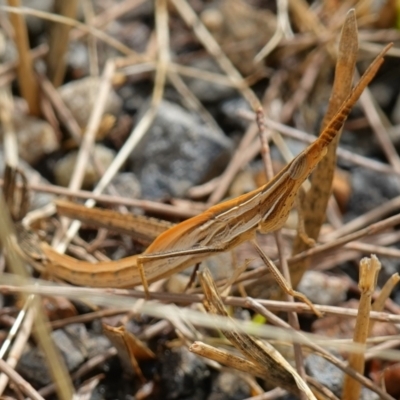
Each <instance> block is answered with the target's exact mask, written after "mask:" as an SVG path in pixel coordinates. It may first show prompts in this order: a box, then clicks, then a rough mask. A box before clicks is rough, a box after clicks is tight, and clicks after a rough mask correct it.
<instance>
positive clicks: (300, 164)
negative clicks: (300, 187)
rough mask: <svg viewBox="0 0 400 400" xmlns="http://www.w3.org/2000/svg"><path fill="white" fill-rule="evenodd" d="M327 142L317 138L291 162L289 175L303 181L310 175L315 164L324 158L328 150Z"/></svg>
mask: <svg viewBox="0 0 400 400" xmlns="http://www.w3.org/2000/svg"><path fill="white" fill-rule="evenodd" d="M327 146H328V144H327V143H321V141H320V140H319V139H317V140H316V141H315V142H314V143H312V144H311V145H310V146H309V147H307V148H306V149H305V150H304V151H303V152H302V153H300V154H299V155H298V156H297V157H296V158H294V159H293V161H292V162H291V163H290V164H289V167H288V174H289V177H290V178H291V179H293V180H296V181H301V183H302V182H303V181H304V180H305V179H306V178H307V177H308V175H309V174H310V173H311V172H312V170H313V169H314V168H315V166H316V165H317V164H318V163H319V162H320V161H321V160H322V159H323V158H324V156H325V154H326V152H327V149H328V148H327Z"/></svg>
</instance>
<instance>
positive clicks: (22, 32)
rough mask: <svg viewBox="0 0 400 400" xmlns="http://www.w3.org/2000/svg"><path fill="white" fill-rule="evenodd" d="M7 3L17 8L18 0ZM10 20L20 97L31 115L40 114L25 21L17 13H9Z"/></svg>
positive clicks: (37, 90) (37, 86)
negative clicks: (13, 36) (16, 59)
mask: <svg viewBox="0 0 400 400" xmlns="http://www.w3.org/2000/svg"><path fill="white" fill-rule="evenodd" d="M8 4H9V5H10V6H13V7H15V8H19V7H20V0H8ZM10 20H11V23H12V25H13V28H14V34H15V44H16V46H17V48H18V56H19V63H18V66H17V73H18V81H19V85H20V88H21V93H22V97H23V98H24V99H25V100H26V102H27V103H28V106H29V111H30V113H31V114H32V115H40V102H39V85H38V83H37V81H36V80H35V76H34V74H33V67H32V58H31V54H30V52H29V39H28V31H27V28H26V23H25V20H24V18H23V17H22V16H21V15H18V14H11V15H10Z"/></svg>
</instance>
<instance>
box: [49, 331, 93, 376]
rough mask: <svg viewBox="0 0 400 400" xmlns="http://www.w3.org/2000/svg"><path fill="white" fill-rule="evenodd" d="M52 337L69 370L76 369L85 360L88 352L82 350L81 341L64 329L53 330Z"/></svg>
mask: <svg viewBox="0 0 400 400" xmlns="http://www.w3.org/2000/svg"><path fill="white" fill-rule="evenodd" d="M51 337H52V339H53V340H54V343H55V344H56V346H57V348H58V350H59V351H60V352H61V354H62V356H63V358H64V360H65V363H66V364H67V368H68V370H69V371H72V370H74V369H76V368H77V367H78V366H79V365H81V364H82V363H83V362H84V361H85V358H86V354H84V353H83V352H82V348H81V346H80V343H77V342H76V340H73V338H71V337H70V336H69V335H67V333H66V332H65V331H64V330H62V329H57V330H55V331H53V332H52V333H51Z"/></svg>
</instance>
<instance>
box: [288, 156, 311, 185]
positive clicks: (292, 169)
mask: <svg viewBox="0 0 400 400" xmlns="http://www.w3.org/2000/svg"><path fill="white" fill-rule="evenodd" d="M306 170H307V159H306V156H305V155H304V154H299V155H298V156H297V157H296V158H295V159H294V160H293V161H292V163H291V164H290V166H289V171H288V172H289V176H290V178H291V179H299V178H301V177H302V176H304V173H305V172H306Z"/></svg>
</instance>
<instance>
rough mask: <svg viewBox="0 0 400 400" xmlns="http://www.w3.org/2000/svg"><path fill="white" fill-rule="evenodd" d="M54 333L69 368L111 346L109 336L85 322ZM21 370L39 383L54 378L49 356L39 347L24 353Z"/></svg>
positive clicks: (25, 375) (42, 384)
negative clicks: (97, 332) (97, 331)
mask: <svg viewBox="0 0 400 400" xmlns="http://www.w3.org/2000/svg"><path fill="white" fill-rule="evenodd" d="M51 337H52V339H53V341H54V343H55V345H56V347H57V348H58V350H59V351H60V353H61V355H62V357H63V358H64V361H65V363H66V366H67V368H68V370H69V371H73V370H76V368H78V367H79V366H80V365H81V364H82V363H83V362H84V361H85V360H86V359H88V358H92V357H94V356H96V355H99V354H102V353H104V351H105V350H107V349H108V348H110V346H111V344H110V342H109V341H108V340H107V338H105V337H104V336H103V335H97V334H93V333H91V332H90V331H87V330H86V327H85V325H84V324H71V325H68V326H67V327H66V328H64V329H57V330H55V331H53V332H52V333H51ZM17 371H18V372H19V373H20V374H21V375H22V376H24V377H25V378H26V379H28V380H29V381H30V382H34V383H35V384H37V385H39V386H44V385H48V384H49V383H51V381H52V378H51V375H50V373H49V370H48V368H47V364H46V360H45V357H44V355H43V353H42V352H41V351H40V350H39V348H38V347H32V348H30V349H28V350H27V351H25V352H24V353H23V355H22V357H21V358H20V360H19V362H18V365H17Z"/></svg>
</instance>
